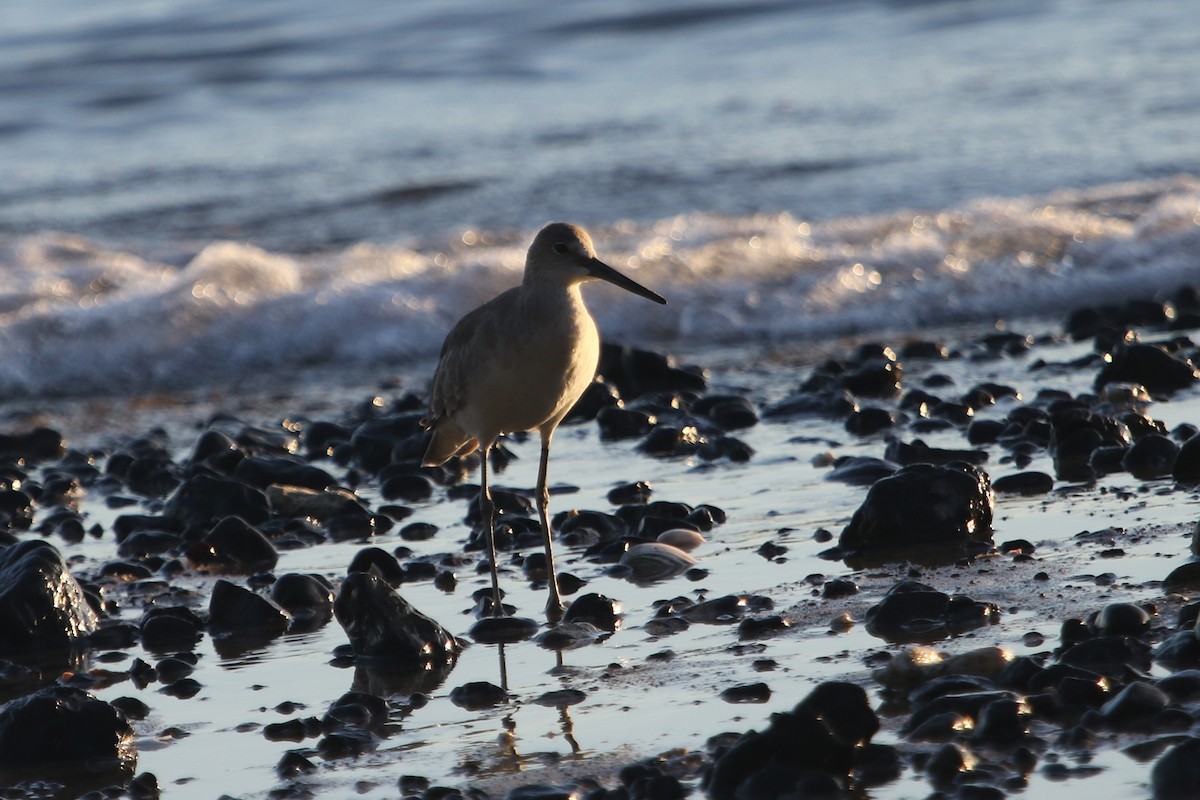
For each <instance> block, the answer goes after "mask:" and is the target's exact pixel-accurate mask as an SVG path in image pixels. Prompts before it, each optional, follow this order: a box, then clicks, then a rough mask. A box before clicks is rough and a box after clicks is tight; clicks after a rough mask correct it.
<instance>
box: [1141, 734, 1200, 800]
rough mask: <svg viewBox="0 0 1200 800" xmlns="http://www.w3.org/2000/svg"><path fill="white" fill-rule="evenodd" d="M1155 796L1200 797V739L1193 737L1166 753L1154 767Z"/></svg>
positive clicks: (1165, 799) (1161, 799)
mask: <svg viewBox="0 0 1200 800" xmlns="http://www.w3.org/2000/svg"><path fill="white" fill-rule="evenodd" d="M1150 792H1151V795H1152V796H1153V798H1154V800H1191V798H1195V797H1200V739H1197V738H1195V737H1191V738H1189V739H1186V740H1185V741H1182V742H1180V743H1179V744H1177V745H1175V746H1174V747H1172V748H1171V749H1170V750H1168V751H1167V752H1166V753H1164V754H1163V756H1162V758H1160V759H1159V760H1158V761H1157V762H1155V764H1154V768H1153V769H1152V770H1150Z"/></svg>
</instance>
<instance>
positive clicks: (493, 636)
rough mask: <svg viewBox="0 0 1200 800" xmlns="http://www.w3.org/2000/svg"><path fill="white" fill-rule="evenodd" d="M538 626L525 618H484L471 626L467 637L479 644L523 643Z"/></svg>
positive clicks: (536, 630) (533, 621) (535, 631)
mask: <svg viewBox="0 0 1200 800" xmlns="http://www.w3.org/2000/svg"><path fill="white" fill-rule="evenodd" d="M539 627H540V626H539V625H538V623H537V622H536V621H535V620H532V619H529V618H527V617H484V618H483V619H481V620H479V621H478V622H476V623H475V624H474V625H472V626H471V629H470V630H469V631H467V635H468V636H470V637H471V638H472V639H474V640H475V641H476V642H479V643H480V644H509V643H511V642H523V641H525V640H526V639H528V638H530V637H532V636H533V635H534V634H535V633H537V632H538V628H539Z"/></svg>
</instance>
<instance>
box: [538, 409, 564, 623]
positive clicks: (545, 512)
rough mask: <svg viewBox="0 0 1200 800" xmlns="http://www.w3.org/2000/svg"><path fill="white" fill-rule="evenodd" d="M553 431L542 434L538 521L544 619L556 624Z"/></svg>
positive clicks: (560, 607)
mask: <svg viewBox="0 0 1200 800" xmlns="http://www.w3.org/2000/svg"><path fill="white" fill-rule="evenodd" d="M553 436H554V431H553V430H551V431H550V432H548V433H543V434H542V459H541V462H540V463H539V464H538V481H537V503H538V519H539V520H540V521H541V523H542V540H543V542H544V543H545V545H546V572H547V574H548V576H549V583H550V599H549V600H547V601H546V619H547V620H549V622H550V624H552V625H553V624H556V623H558V622H561V621H562V618H563V602H562V595H560V594H559V591H558V574H557V572H556V571H555V569H554V540H553V537H552V536H551V534H550V487H549V485H548V484H547V483H546V476H547V472H548V467H549V464H550V439H551V438H552V437H553Z"/></svg>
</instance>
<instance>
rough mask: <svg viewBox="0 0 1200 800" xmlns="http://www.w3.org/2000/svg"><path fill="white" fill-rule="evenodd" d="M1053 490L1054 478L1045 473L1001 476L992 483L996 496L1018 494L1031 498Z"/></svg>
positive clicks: (1021, 473)
mask: <svg viewBox="0 0 1200 800" xmlns="http://www.w3.org/2000/svg"><path fill="white" fill-rule="evenodd" d="M1053 488H1054V478H1053V477H1051V476H1050V475H1047V474H1046V473H1045V472H1017V473H1014V474H1012V475H1001V476H1000V477H999V478H996V479H995V480H993V481H992V489H993V490H994V491H995V492H996V493H997V494H1020V495H1024V496H1026V497H1031V496H1034V495H1039V494H1046V493H1047V492H1049V491H1050V490H1051V489H1053Z"/></svg>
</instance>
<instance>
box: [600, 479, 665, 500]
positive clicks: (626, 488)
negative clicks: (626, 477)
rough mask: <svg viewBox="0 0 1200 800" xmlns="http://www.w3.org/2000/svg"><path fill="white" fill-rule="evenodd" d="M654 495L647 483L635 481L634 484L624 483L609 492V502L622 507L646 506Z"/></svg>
mask: <svg viewBox="0 0 1200 800" xmlns="http://www.w3.org/2000/svg"><path fill="white" fill-rule="evenodd" d="M653 494H654V490H653V489H652V488H651V486H650V484H649V483H647V482H646V481H634V482H632V483H623V484H621V485H620V486H614V487H613V488H612V489H610V490H609V492H608V502H610V503H612V504H613V505H614V506H622V505H628V504H635V505H644V504H645V503H648V502H650V497H651V496H652V495H653Z"/></svg>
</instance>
